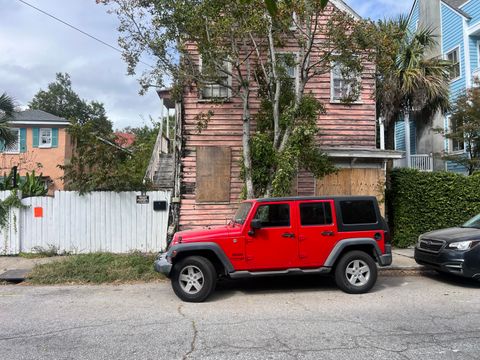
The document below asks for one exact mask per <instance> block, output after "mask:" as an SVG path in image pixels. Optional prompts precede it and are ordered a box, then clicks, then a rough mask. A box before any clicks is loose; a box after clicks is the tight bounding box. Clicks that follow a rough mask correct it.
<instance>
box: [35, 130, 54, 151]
mask: <svg viewBox="0 0 480 360" xmlns="http://www.w3.org/2000/svg"><path fill="white" fill-rule="evenodd" d="M45 130H46V131H50V143H48V144H43V143H42V131H45ZM52 141H53V130H52V128H40V129H39V130H38V147H39V148H42V149H49V148H51V147H52Z"/></svg>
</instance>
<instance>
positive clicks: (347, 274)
mask: <svg viewBox="0 0 480 360" xmlns="http://www.w3.org/2000/svg"><path fill="white" fill-rule="evenodd" d="M376 281H377V265H376V264H375V261H373V259H372V257H371V256H370V255H368V254H367V253H365V252H363V251H350V252H348V253H346V254H345V255H343V256H342V257H341V258H340V260H339V262H338V264H337V266H336V268H335V282H336V283H337V286H338V287H339V288H340V289H341V290H343V291H345V292H346V293H349V294H363V293H366V292H368V291H369V290H370V289H371V288H372V287H373V285H375V282H376Z"/></svg>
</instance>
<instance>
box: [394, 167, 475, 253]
mask: <svg viewBox="0 0 480 360" xmlns="http://www.w3.org/2000/svg"><path fill="white" fill-rule="evenodd" d="M390 179H391V186H390V189H389V191H388V202H389V209H390V210H389V222H390V227H391V230H392V236H393V244H394V245H395V246H398V247H407V246H410V245H413V244H415V242H416V240H417V238H418V236H419V235H420V234H422V233H424V232H428V231H432V230H437V229H441V228H447V227H453V226H458V225H461V224H462V223H464V222H465V221H466V220H468V219H469V218H471V217H473V216H474V215H476V214H478V213H480V176H479V175H473V176H465V175H460V174H454V173H447V172H433V173H426V172H419V171H417V170H411V169H396V170H393V171H392V172H391V173H390Z"/></svg>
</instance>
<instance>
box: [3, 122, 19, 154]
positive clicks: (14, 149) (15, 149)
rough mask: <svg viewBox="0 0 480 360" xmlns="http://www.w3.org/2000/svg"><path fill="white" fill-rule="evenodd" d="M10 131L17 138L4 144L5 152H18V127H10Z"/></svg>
mask: <svg viewBox="0 0 480 360" xmlns="http://www.w3.org/2000/svg"><path fill="white" fill-rule="evenodd" d="M10 132H11V133H12V135H13V136H14V137H15V138H16V139H17V140H16V141H15V142H14V143H13V144H11V145H10V146H6V147H5V152H6V153H7V154H18V153H20V129H16V128H12V129H10Z"/></svg>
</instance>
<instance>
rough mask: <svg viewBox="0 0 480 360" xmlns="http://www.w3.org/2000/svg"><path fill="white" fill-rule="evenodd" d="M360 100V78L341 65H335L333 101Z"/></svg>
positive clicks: (333, 71) (333, 70) (333, 69)
mask: <svg viewBox="0 0 480 360" xmlns="http://www.w3.org/2000/svg"><path fill="white" fill-rule="evenodd" d="M359 98H360V78H359V76H358V75H357V74H355V73H354V72H352V71H348V70H347V69H345V68H344V67H343V66H342V65H341V64H340V63H335V64H334V65H333V67H332V73H331V100H332V101H333V102H341V101H345V100H349V101H358V100H359Z"/></svg>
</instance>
